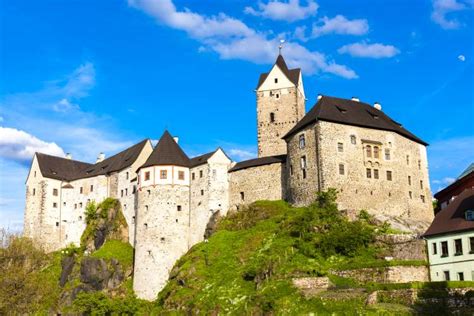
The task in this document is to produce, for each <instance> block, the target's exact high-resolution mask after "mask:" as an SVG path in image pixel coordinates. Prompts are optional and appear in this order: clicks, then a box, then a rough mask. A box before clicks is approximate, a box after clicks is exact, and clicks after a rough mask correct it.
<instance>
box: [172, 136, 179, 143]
mask: <svg viewBox="0 0 474 316" xmlns="http://www.w3.org/2000/svg"><path fill="white" fill-rule="evenodd" d="M173 139H174V141H175V142H176V144H177V143H178V142H179V137H178V136H174V137H173Z"/></svg>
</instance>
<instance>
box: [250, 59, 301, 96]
mask: <svg viewBox="0 0 474 316" xmlns="http://www.w3.org/2000/svg"><path fill="white" fill-rule="evenodd" d="M275 78H276V79H278V82H277V83H275ZM294 86H295V84H294V83H293V82H291V81H290V79H289V78H288V77H287V76H286V75H285V73H284V72H283V71H282V70H281V69H280V68H279V67H278V66H277V65H276V64H275V65H273V68H272V70H270V72H269V73H268V74H267V76H266V78H265V79H264V81H263V83H261V84H260V87H259V88H258V89H257V91H264V90H273V89H283V88H289V87H294Z"/></svg>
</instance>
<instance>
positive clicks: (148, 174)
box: [145, 171, 150, 181]
mask: <svg viewBox="0 0 474 316" xmlns="http://www.w3.org/2000/svg"><path fill="white" fill-rule="evenodd" d="M148 180H150V171H147V172H145V181H148Z"/></svg>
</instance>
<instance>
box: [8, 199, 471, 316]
mask: <svg viewBox="0 0 474 316" xmlns="http://www.w3.org/2000/svg"><path fill="white" fill-rule="evenodd" d="M334 201H335V192H334V191H329V192H325V193H322V194H321V195H319V196H318V197H317V199H316V202H315V203H314V204H313V205H311V206H309V207H302V208H294V207H291V206H289V205H288V204H287V203H285V202H283V201H276V202H268V201H260V202H257V203H254V204H252V205H251V206H249V207H248V208H246V209H244V210H241V211H239V212H236V213H232V214H229V215H228V216H227V217H226V218H223V219H221V220H220V221H219V222H218V225H217V228H216V231H215V232H214V234H213V235H212V236H211V237H210V238H209V240H207V241H205V242H202V243H199V244H197V245H195V246H194V247H193V248H192V249H191V250H190V251H189V252H188V253H187V254H186V255H184V256H183V257H182V258H181V259H180V260H179V261H178V262H177V263H176V265H175V267H174V268H173V270H172V271H171V276H170V281H169V282H168V284H167V286H166V287H165V288H164V290H163V291H162V292H161V293H160V294H159V295H158V297H157V299H156V301H154V302H145V301H142V300H139V299H137V298H136V297H135V296H134V294H133V291H132V275H131V271H132V265H133V249H132V248H131V246H130V245H129V244H128V243H126V242H122V241H120V240H116V239H113V238H108V239H107V240H106V242H105V243H104V244H103V245H102V246H101V247H100V248H99V249H97V250H95V251H93V252H92V253H91V254H90V255H88V256H86V255H85V254H84V253H83V250H84V249H83V248H69V249H66V250H65V251H59V252H56V253H52V254H48V255H46V254H44V253H43V252H42V251H41V250H38V249H36V248H35V247H34V245H33V244H32V243H31V241H29V240H27V239H24V238H13V240H12V242H11V243H10V246H9V247H8V248H6V249H0V314H8V313H12V312H14V313H18V314H23V313H34V314H51V313H57V312H61V313H66V314H67V313H73V314H77V313H81V314H87V315H88V314H93V315H136V314H138V315H160V314H179V315H181V314H188V315H189V314H192V315H194V314H201V315H217V314H222V315H243V314H250V315H272V314H278V315H280V314H283V315H308V314H310V313H313V314H314V315H327V314H335V315H354V314H359V315H381V314H383V315H411V314H413V313H415V309H412V308H411V307H407V306H404V305H402V304H403V302H401V301H397V300H391V299H389V298H388V297H387V295H386V294H387V293H386V291H385V293H384V294H383V295H381V297H382V300H381V301H383V302H384V303H379V304H375V305H370V306H367V305H366V304H365V302H366V299H367V297H368V295H369V294H370V293H371V292H372V291H374V290H394V289H403V288H428V289H427V290H426V291H425V292H424V295H425V296H426V297H428V298H429V297H436V296H440V295H443V296H447V295H448V294H447V290H446V289H447V288H449V287H467V286H469V287H473V286H474V282H462V283H459V282H453V283H448V284H435V285H433V284H432V283H412V284H376V283H366V284H359V283H358V282H356V281H355V280H352V279H345V278H341V277H337V276H335V275H332V274H331V271H334V270H340V269H354V268H363V267H383V266H388V265H404V264H405V265H425V264H426V262H423V261H409V262H403V261H402V262H394V261H385V260H384V259H383V257H384V255H385V251H386V249H383V248H381V247H382V246H380V244H377V243H375V240H376V237H377V235H379V234H383V233H386V232H391V230H390V227H388V226H387V225H383V226H382V227H378V226H375V225H373V224H372V220H371V217H370V216H369V215H368V214H367V213H366V212H361V215H360V216H359V219H358V220H356V221H353V222H350V221H348V220H347V219H346V218H344V217H343V216H341V213H340V212H339V211H338V210H337V206H336V204H335V202H334ZM109 202H110V201H109ZM98 210H100V207H99V208H98ZM97 212H98V214H101V213H100V211H97ZM93 214H94V213H93ZM119 215H120V214H119ZM91 218H93V220H95V219H98V218H99V217H97V218H96V217H94V216H92V217H91ZM94 218H95V219H94ZM118 218H119V219H120V216H119V217H118ZM91 223H92V224H94V223H95V224H94V225H96V226H97V222H94V221H91ZM93 231H94V230H93V229H88V230H87V234H86V233H85V235H87V236H89V240H92V239H93V236H94V233H93ZM112 236H118V237H120V234H113V235H112ZM88 243H89V244H91V242H88ZM71 256H72V257H73V258H74V261H75V265H74V268H73V269H72V272H71V273H70V274H69V277H68V278H67V282H66V283H65V285H64V286H63V287H60V286H59V280H60V277H61V271H62V267H61V266H62V263H64V262H65V261H64V260H65V258H68V257H71ZM84 260H86V261H90V260H103V261H105V263H106V265H107V267H108V268H110V269H111V268H112V267H115V268H114V269H115V270H113V271H115V272H114V273H116V275H118V276H119V277H120V278H119V280H121V281H120V282H121V283H120V284H119V285H118V286H115V287H113V288H110V287H109V288H107V287H104V288H101V289H94V288H91V284H93V283H94V282H93V283H87V282H86V283H84V282H85V281H84V280H83V279H84V278H83V277H81V275H82V272H81V269H80V267H82V266H83V263H84ZM114 262H118V263H119V266H120V268H119V270H117V268H116V267H117V265H116V264H115V265H114ZM110 271H112V270H110ZM117 271H118V272H117ZM127 271H128V272H127ZM308 276H328V277H329V279H330V280H331V282H332V284H333V286H332V287H331V289H330V290H328V291H325V292H321V293H319V294H316V295H310V296H308V295H304V293H301V292H299V291H298V290H297V289H296V288H295V287H293V285H292V280H293V278H299V277H308ZM92 281H94V280H92ZM77 289H82V290H81V291H77ZM74 291H76V294H74V295H72V293H74ZM473 293H474V292H471V294H470V295H473ZM432 305H433V304H427V305H426V304H425V305H422V304H420V306H417V307H418V308H423V309H427V310H429V309H430V308H432V307H433V306H432ZM443 308H444V309H443ZM448 312H449V311H447V310H446V308H445V307H443V306H442V304H441V305H439V304H438V305H437V306H436V310H434V311H433V310H431V311H429V313H428V314H430V315H434V314H436V313H438V314H447V313H448ZM471 312H472V310H471Z"/></svg>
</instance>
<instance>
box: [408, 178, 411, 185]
mask: <svg viewBox="0 0 474 316" xmlns="http://www.w3.org/2000/svg"><path fill="white" fill-rule="evenodd" d="M408 185H411V176H408Z"/></svg>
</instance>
